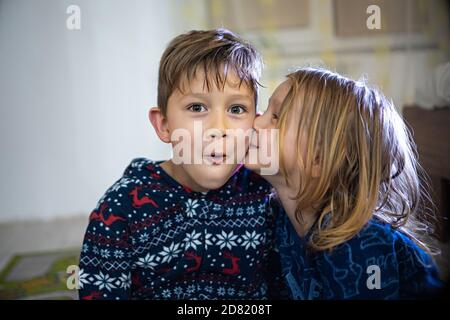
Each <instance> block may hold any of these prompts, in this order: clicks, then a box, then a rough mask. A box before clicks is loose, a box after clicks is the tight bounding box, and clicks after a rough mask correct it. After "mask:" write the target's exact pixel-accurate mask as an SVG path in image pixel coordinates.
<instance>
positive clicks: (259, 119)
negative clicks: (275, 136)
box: [253, 112, 264, 130]
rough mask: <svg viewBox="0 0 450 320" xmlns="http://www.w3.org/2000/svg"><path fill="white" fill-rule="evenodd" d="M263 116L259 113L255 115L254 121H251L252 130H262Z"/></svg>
mask: <svg viewBox="0 0 450 320" xmlns="http://www.w3.org/2000/svg"><path fill="white" fill-rule="evenodd" d="M263 120H264V119H263V115H262V114H261V113H259V112H258V113H257V114H256V118H255V120H253V128H254V129H255V130H259V129H262V128H263Z"/></svg>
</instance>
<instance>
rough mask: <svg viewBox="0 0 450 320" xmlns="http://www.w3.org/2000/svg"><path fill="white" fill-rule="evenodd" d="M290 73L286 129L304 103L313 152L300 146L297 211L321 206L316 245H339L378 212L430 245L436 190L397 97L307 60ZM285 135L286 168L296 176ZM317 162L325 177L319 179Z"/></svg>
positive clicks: (304, 125) (300, 129)
mask: <svg viewBox="0 0 450 320" xmlns="http://www.w3.org/2000/svg"><path fill="white" fill-rule="evenodd" d="M287 77H288V79H289V80H290V83H291V88H290V90H289V93H288V94H287V96H286V98H285V99H284V101H283V104H282V109H281V113H280V115H279V129H280V137H284V135H285V132H286V122H287V119H288V118H292V117H293V113H292V110H293V109H294V107H295V108H297V111H298V113H299V116H295V119H296V120H294V121H295V123H296V124H297V123H298V126H297V141H300V135H301V134H306V141H307V148H306V149H307V152H306V155H303V156H302V155H300V153H299V150H300V146H297V153H298V154H297V165H298V168H299V171H300V181H299V183H300V188H299V190H298V193H297V195H296V197H295V199H296V200H297V210H296V218H297V220H299V221H300V220H301V212H302V210H304V209H305V208H313V209H315V210H316V211H317V212H318V213H319V217H318V223H317V224H316V227H315V228H316V229H315V230H313V231H314V233H313V236H312V237H311V240H310V245H311V247H312V248H314V249H316V250H327V249H332V248H333V247H335V246H336V245H338V244H341V243H343V242H345V241H347V240H349V239H351V238H352V237H354V236H355V235H356V234H357V233H358V232H359V231H360V230H361V229H362V228H363V227H364V226H365V225H366V223H367V222H368V221H369V220H370V219H371V218H372V217H373V216H375V217H377V218H378V219H380V220H382V221H384V222H387V223H389V224H390V225H392V227H394V228H400V230H402V231H403V232H404V233H406V234H407V235H408V236H409V237H410V238H412V239H413V240H414V241H415V242H416V243H417V244H418V245H419V246H421V247H422V248H424V249H426V250H428V249H430V247H431V246H430V243H429V240H427V239H430V238H429V237H428V233H429V231H430V230H429V227H430V225H431V224H430V223H429V222H430V219H431V218H433V214H432V210H430V204H431V201H430V200H429V199H430V197H429V196H428V193H427V191H426V188H425V187H424V180H423V177H422V169H421V167H420V165H419V163H418V162H417V154H416V147H415V144H414V142H413V140H412V138H411V135H410V133H409V131H408V129H407V127H406V125H405V123H404V122H403V120H402V118H401V117H400V115H399V114H398V112H397V110H396V109H395V107H394V105H393V103H392V102H391V101H389V100H387V99H386V97H385V96H384V95H383V94H382V93H380V92H379V91H377V90H375V89H373V88H370V87H369V86H367V85H366V84H365V83H364V82H362V81H353V80H350V79H348V78H345V77H343V76H340V75H338V74H336V73H333V72H331V71H328V70H323V69H317V68H302V69H299V70H297V71H295V72H293V73H290V74H289V75H288V76H287ZM280 140H281V142H280V154H281V161H280V167H281V172H282V173H283V175H284V176H285V178H286V181H287V182H288V183H291V182H292V181H289V180H288V179H289V177H288V176H287V173H286V166H285V164H284V159H283V157H282V155H283V149H284V148H285V146H284V145H283V143H282V140H283V139H280ZM289 147H291V146H289ZM314 163H319V167H320V177H318V178H315V179H314V181H313V180H312V179H313V178H312V174H311V173H312V166H313V165H314ZM419 215H420V217H419ZM428 251H429V252H432V250H428Z"/></svg>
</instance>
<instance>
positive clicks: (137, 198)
mask: <svg viewBox="0 0 450 320" xmlns="http://www.w3.org/2000/svg"><path fill="white" fill-rule="evenodd" d="M270 190H271V186H270V185H269V183H268V182H266V181H265V180H264V179H263V178H261V177H260V176H258V175H256V174H254V173H252V172H250V171H249V170H247V169H245V168H243V167H242V168H240V169H239V170H237V171H236V173H235V174H234V175H233V176H232V177H231V178H230V179H229V181H228V182H227V183H226V184H225V185H224V186H223V187H221V188H219V189H216V190H210V191H209V192H205V193H202V192H194V191H192V190H190V189H188V188H187V187H184V186H182V185H180V184H179V183H178V182H177V181H175V180H174V179H172V178H171V177H170V176H169V175H168V174H167V173H166V172H165V171H164V170H163V169H162V168H161V167H160V165H159V162H154V161H151V160H148V159H144V158H139V159H135V160H133V161H132V162H131V164H130V165H129V166H128V167H127V168H126V170H125V172H124V174H123V176H122V177H121V178H120V179H119V180H118V181H117V182H116V183H114V184H113V185H112V186H111V188H109V189H108V190H107V191H106V192H105V194H104V195H103V197H102V198H101V199H100V200H99V202H98V205H97V207H96V208H95V209H94V210H93V211H92V213H91V214H90V217H89V224H88V227H87V230H86V234H85V237H84V243H83V248H82V250H81V255H80V262H79V267H80V271H79V277H78V278H79V295H80V298H81V299H85V300H92V299H114V300H116V299H267V298H271V297H273V295H274V294H275V295H277V294H278V292H280V294H282V293H281V292H282V291H281V290H282V289H283V288H282V287H280V285H281V286H282V284H283V281H282V280H281V270H280V267H279V264H280V263H279V261H280V260H279V257H278V255H277V253H276V251H275V248H274V242H275V240H274V232H273V231H274V217H273V214H272V213H273V212H272V210H271V207H270V205H269V197H268V196H269V194H270ZM277 288H280V291H279V290H278V289H277Z"/></svg>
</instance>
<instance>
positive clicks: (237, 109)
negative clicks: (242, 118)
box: [228, 105, 247, 114]
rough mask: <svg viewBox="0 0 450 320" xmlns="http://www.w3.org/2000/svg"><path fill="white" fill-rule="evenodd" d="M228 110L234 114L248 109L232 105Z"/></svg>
mask: <svg viewBox="0 0 450 320" xmlns="http://www.w3.org/2000/svg"><path fill="white" fill-rule="evenodd" d="M228 110H229V111H230V112H231V113H234V114H241V113H244V112H246V111H247V109H246V108H245V107H243V106H239V105H235V106H231V107H230V108H229V109H228Z"/></svg>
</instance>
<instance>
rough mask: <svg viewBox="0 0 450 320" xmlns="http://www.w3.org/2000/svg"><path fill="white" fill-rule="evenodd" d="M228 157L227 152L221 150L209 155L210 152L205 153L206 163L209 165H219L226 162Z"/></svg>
mask: <svg viewBox="0 0 450 320" xmlns="http://www.w3.org/2000/svg"><path fill="white" fill-rule="evenodd" d="M226 158H227V155H226V154H224V153H219V152H213V153H211V154H209V155H208V154H205V155H203V159H204V160H205V162H206V164H209V165H219V164H222V163H225V160H226Z"/></svg>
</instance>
